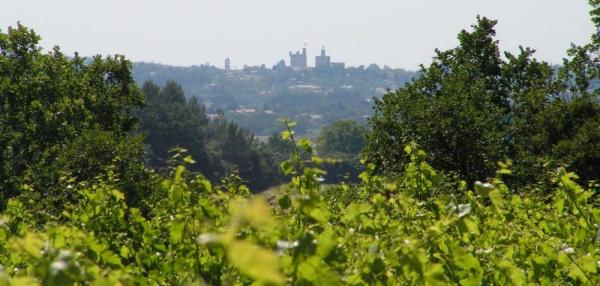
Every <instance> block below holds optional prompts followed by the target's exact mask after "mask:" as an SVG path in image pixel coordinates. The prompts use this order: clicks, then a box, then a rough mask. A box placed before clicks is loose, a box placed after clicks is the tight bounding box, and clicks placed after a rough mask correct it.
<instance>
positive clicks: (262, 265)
mask: <svg viewBox="0 0 600 286" xmlns="http://www.w3.org/2000/svg"><path fill="white" fill-rule="evenodd" d="M227 258H228V259H229V261H230V262H231V264H233V265H234V266H235V267H236V268H237V269H238V270H240V272H242V273H244V274H245V275H247V276H248V277H250V278H252V279H254V280H256V281H257V282H262V283H265V284H274V285H283V284H284V282H285V280H284V278H283V276H282V275H281V274H280V273H279V267H280V265H279V259H278V258H277V256H276V255H275V253H273V252H270V251H268V250H266V249H263V248H261V247H259V246H257V245H254V244H252V243H249V242H246V241H235V240H234V241H232V242H231V243H230V244H229V245H228V246H227Z"/></svg>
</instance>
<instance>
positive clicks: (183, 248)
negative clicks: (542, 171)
mask: <svg viewBox="0 0 600 286" xmlns="http://www.w3.org/2000/svg"><path fill="white" fill-rule="evenodd" d="M283 136H284V137H286V138H288V139H290V140H294V138H293V136H292V135H291V134H290V132H284V133H283ZM294 142H295V141H294ZM296 144H297V145H296V146H297V147H296V149H295V150H294V152H293V155H292V157H291V159H290V160H289V161H286V162H284V163H283V164H282V167H283V168H284V170H286V172H287V174H288V175H290V176H292V180H291V183H290V184H289V185H288V186H287V187H285V188H284V189H283V190H282V193H281V194H280V195H278V197H277V203H276V204H275V205H268V204H266V203H265V202H264V200H263V199H262V198H261V197H254V198H251V197H249V190H248V189H247V188H245V187H244V186H241V185H239V184H236V183H232V182H230V183H228V184H227V185H226V186H224V187H216V188H215V187H212V186H211V184H210V182H208V181H207V180H206V179H204V178H203V177H202V176H197V177H194V176H189V175H188V173H187V172H186V170H185V168H184V167H183V166H180V167H177V168H176V169H174V170H173V172H172V175H171V176H170V177H168V178H165V179H164V180H163V182H162V183H161V184H160V186H158V187H156V189H154V190H153V191H152V196H151V198H152V199H149V200H147V201H146V203H147V204H148V209H151V210H152V212H151V213H150V214H148V215H147V216H143V215H142V214H141V213H140V211H139V210H137V209H136V208H131V207H128V206H127V205H126V204H125V203H124V197H123V194H122V193H121V192H120V191H119V190H118V189H117V188H115V187H114V186H113V184H114V182H112V181H110V180H108V181H106V182H104V183H102V184H98V185H87V184H79V185H77V186H76V187H75V188H74V189H73V191H77V192H78V193H79V194H80V195H81V197H80V200H79V201H78V202H77V204H75V205H73V206H72V207H70V208H67V209H66V210H65V211H64V212H63V213H62V215H61V216H60V218H57V219H56V220H54V221H52V222H50V223H48V224H46V225H45V226H44V227H43V228H39V227H38V226H37V225H35V223H34V222H33V221H34V220H33V217H34V216H36V215H39V214H36V213H32V212H31V211H30V210H28V209H26V208H24V207H23V203H22V202H21V201H20V200H19V199H12V200H11V201H10V202H9V207H8V210H7V211H6V212H5V213H4V214H3V216H2V227H1V228H0V264H1V265H3V266H4V269H5V270H4V271H2V272H0V279H2V281H4V282H3V283H5V284H6V283H8V285H23V284H25V283H27V284H31V285H36V284H38V283H41V284H44V285H71V284H72V283H83V284H88V283H90V284H99V285H114V284H120V285H134V284H198V285H202V284H205V283H208V284H216V285H223V284H249V283H251V282H253V281H255V282H258V283H259V284H269V285H282V284H293V285H339V284H351V285H367V284H382V285H383V284H392V285H393V284H420V285H446V284H459V285H481V284H485V285H488V284H501V285H505V284H512V285H527V284H529V283H533V284H542V285H556V284H575V285H576V284H594V283H598V281H599V280H598V279H599V277H600V276H599V275H597V274H598V268H599V267H600V252H599V249H600V240H599V239H598V231H599V229H598V225H599V224H600V211H599V210H598V209H597V208H595V207H594V205H593V203H592V202H591V201H590V197H591V196H592V191H591V190H586V189H584V188H583V187H581V186H579V185H577V184H576V183H575V182H574V181H573V180H574V179H575V176H574V175H573V174H571V173H566V172H564V171H563V170H559V171H557V172H556V173H555V174H554V175H552V182H553V186H552V193H553V195H552V196H550V197H547V198H545V199H541V198H534V197H531V196H522V195H520V194H519V193H517V192H514V191H511V190H510V189H509V188H508V187H507V186H506V185H505V184H504V183H503V182H502V180H501V178H502V176H504V175H507V174H510V170H509V169H508V167H509V165H507V164H504V165H502V166H501V168H500V170H499V171H498V172H497V177H496V178H495V179H492V180H490V182H487V183H480V182H477V183H476V184H475V187H474V190H468V189H467V188H466V183H464V182H462V183H461V184H460V185H459V186H458V187H457V188H456V189H455V190H453V191H451V192H447V190H446V188H448V187H447V186H445V185H444V184H443V180H440V178H439V175H438V173H437V172H436V171H435V170H434V169H433V168H431V167H430V166H429V165H428V164H427V163H426V162H425V161H424V159H425V157H426V156H425V153H424V152H422V151H418V150H414V149H411V148H410V147H407V148H405V152H407V154H408V156H409V157H410V158H411V160H410V162H409V163H408V164H407V165H406V166H405V168H404V170H405V171H404V173H402V174H400V175H399V176H397V177H395V178H394V179H390V178H387V179H386V178H383V177H377V176H369V175H368V174H367V173H363V175H361V179H362V183H360V184H358V185H355V186H351V185H345V184H342V185H337V186H332V187H327V188H324V187H321V186H320V185H319V182H318V180H317V177H318V176H319V175H320V174H322V171H321V170H319V169H318V168H315V167H314V165H315V164H317V163H318V162H319V161H320V160H321V159H319V158H317V157H312V159H311V160H310V161H304V160H300V157H299V156H298V155H299V154H300V150H302V151H303V152H307V153H309V154H310V148H311V147H310V142H309V141H307V140H300V141H298V142H297V143H296ZM444 193H453V194H458V195H459V196H454V195H445V194H444ZM432 195H435V196H432Z"/></svg>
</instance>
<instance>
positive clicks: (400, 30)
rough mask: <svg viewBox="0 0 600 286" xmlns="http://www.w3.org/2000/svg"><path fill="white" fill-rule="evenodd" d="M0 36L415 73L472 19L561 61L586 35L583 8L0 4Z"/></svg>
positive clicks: (166, 56) (522, 3) (496, 2)
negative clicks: (21, 28)
mask: <svg viewBox="0 0 600 286" xmlns="http://www.w3.org/2000/svg"><path fill="white" fill-rule="evenodd" d="M2 2H4V3H2V5H0V28H1V29H2V30H5V29H6V27H7V26H9V25H15V24H16V22H17V21H21V22H22V23H23V24H25V25H27V26H29V27H32V28H34V29H35V30H36V31H37V32H38V33H39V34H41V35H42V37H43V39H44V40H43V42H42V44H43V45H44V46H45V47H52V46H54V45H59V46H61V48H62V49H63V50H64V51H65V52H67V53H72V52H73V51H79V52H80V54H82V55H93V54H98V53H100V54H114V53H120V54H125V55H126V56H127V57H128V58H129V59H131V60H134V61H152V62H160V63H165V64H172V65H193V64H202V63H205V62H210V63H211V64H214V65H216V66H222V65H223V60H224V58H225V57H230V58H231V60H232V65H233V66H237V67H242V66H243V65H244V64H248V65H256V64H263V63H264V64H266V65H268V66H271V65H273V64H274V63H275V62H276V61H277V60H279V59H285V60H286V62H288V57H287V53H288V51H290V50H297V49H301V48H302V46H303V45H304V44H305V43H306V44H308V51H309V55H310V58H309V64H310V65H312V64H314V58H313V56H314V55H316V54H317V52H318V50H319V49H320V47H321V45H325V46H326V47H327V50H328V53H329V54H330V55H331V56H332V60H333V61H344V62H347V63H348V64H349V65H361V64H364V65H368V64H370V63H377V64H379V65H384V64H387V65H390V66H392V67H401V68H405V69H415V68H416V67H417V65H418V64H419V63H428V62H429V61H430V58H431V56H432V55H433V49H434V48H440V49H446V48H451V47H453V46H455V45H456V44H457V40H456V35H457V33H458V32H459V31H460V30H461V29H463V28H467V27H469V26H470V25H471V24H473V23H474V22H475V17H476V15H478V14H480V15H482V16H488V17H490V18H494V19H497V20H499V24H498V26H497V32H498V39H499V40H500V43H501V47H502V48H503V49H507V50H510V51H515V50H516V49H517V47H518V46H519V44H522V45H525V46H530V47H532V48H535V49H536V50H538V57H539V58H541V59H543V60H546V61H549V62H552V63H560V60H561V58H562V57H564V55H565V50H566V49H567V48H568V47H569V45H570V43H571V42H575V43H578V44H582V43H586V42H587V41H588V39H589V37H590V35H591V34H592V32H593V27H592V24H591V22H590V20H589V16H588V5H587V1H586V0H412V1H407V0H371V1H364V0H171V1H164V0H160V1H159V0H103V1H89V0H78V1H75V0H53V1H48V0H38V1H34V0H18V1H16V0H2Z"/></svg>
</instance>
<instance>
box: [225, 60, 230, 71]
mask: <svg viewBox="0 0 600 286" xmlns="http://www.w3.org/2000/svg"><path fill="white" fill-rule="evenodd" d="M230 69H231V60H230V59H229V58H226V59H225V70H230Z"/></svg>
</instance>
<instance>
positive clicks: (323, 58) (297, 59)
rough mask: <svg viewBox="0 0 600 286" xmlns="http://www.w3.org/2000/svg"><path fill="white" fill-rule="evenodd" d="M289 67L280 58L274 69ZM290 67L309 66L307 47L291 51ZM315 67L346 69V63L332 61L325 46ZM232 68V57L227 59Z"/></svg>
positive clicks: (227, 64) (228, 68)
mask: <svg viewBox="0 0 600 286" xmlns="http://www.w3.org/2000/svg"><path fill="white" fill-rule="evenodd" d="M286 67H288V66H287V65H286V63H285V60H280V61H279V62H278V63H277V64H276V65H274V66H273V69H282V68H286ZM289 67H290V68H292V69H294V70H303V69H307V68H308V54H307V53H306V47H304V48H302V53H300V51H296V52H295V53H292V52H290V65H289ZM315 68H316V69H328V68H333V69H342V70H343V69H345V68H346V64H345V63H343V62H331V57H330V56H328V55H327V53H326V51H325V47H322V48H321V54H320V55H318V56H316V57H315ZM230 69H231V59H229V58H226V59H225V70H230Z"/></svg>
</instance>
